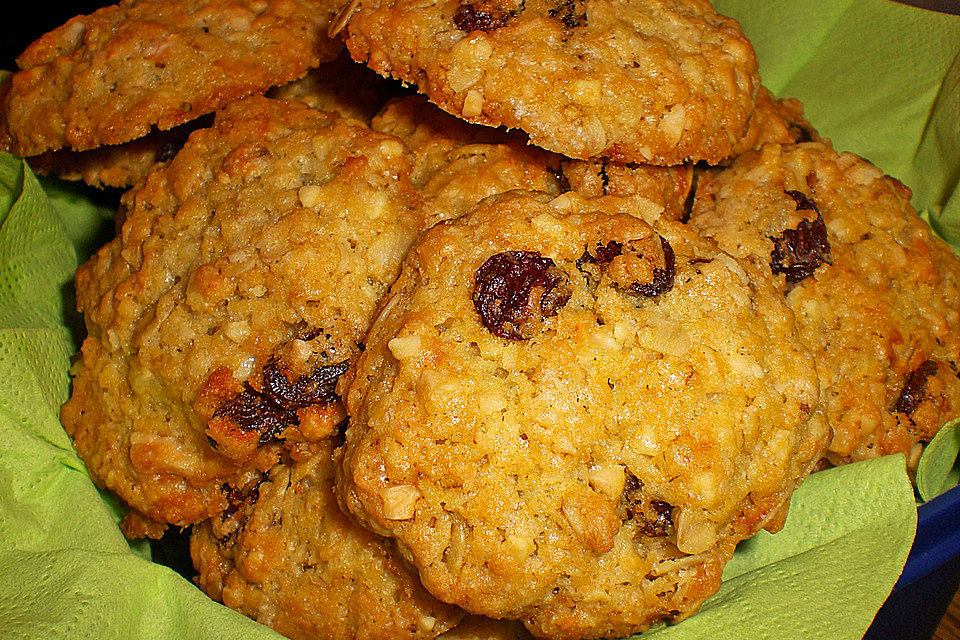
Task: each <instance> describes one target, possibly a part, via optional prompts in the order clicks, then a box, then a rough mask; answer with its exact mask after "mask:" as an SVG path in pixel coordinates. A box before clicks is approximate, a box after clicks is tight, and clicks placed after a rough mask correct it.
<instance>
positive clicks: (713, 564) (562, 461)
mask: <svg viewBox="0 0 960 640" xmlns="http://www.w3.org/2000/svg"><path fill="white" fill-rule="evenodd" d="M621 203H622V201H621V200H619V199H606V198H602V199H583V198H580V197H578V196H577V195H576V194H573V193H565V194H562V195H561V196H558V197H556V198H552V197H551V196H549V195H546V194H536V193H531V192H526V193H524V192H511V193H508V194H504V195H502V196H494V197H492V198H487V199H486V200H484V201H483V202H481V203H480V205H479V206H478V207H477V208H476V209H475V210H474V211H473V212H471V213H469V214H467V215H466V216H464V217H462V218H460V219H458V220H456V221H453V222H446V223H444V224H441V225H437V226H435V227H433V228H432V229H431V230H430V231H429V232H427V233H426V234H425V235H424V236H423V238H421V240H420V241H418V242H417V243H416V244H415V245H414V247H413V248H412V249H411V251H410V253H409V254H408V256H407V259H406V261H405V263H404V267H403V270H402V272H401V275H400V278H399V280H398V281H397V282H396V284H395V285H394V287H393V288H392V289H391V295H390V297H389V298H388V300H387V302H386V303H385V304H384V306H383V308H382V310H381V312H380V315H379V317H378V318H377V320H376V322H375V323H374V325H373V327H372V328H371V330H370V333H369V334H368V337H367V348H366V350H365V351H364V353H363V355H362V356H361V357H360V359H359V360H358V363H357V365H356V367H355V368H354V369H352V370H351V372H349V373H348V374H347V377H345V378H344V379H342V380H341V382H340V384H341V388H343V387H345V388H346V389H347V390H348V391H347V395H346V402H347V407H348V411H349V414H350V416H351V418H350V424H349V427H348V428H347V431H346V435H345V438H346V440H345V445H344V447H342V448H341V449H339V450H338V456H340V459H339V467H338V479H337V487H338V490H339V491H340V494H341V504H342V505H344V506H345V508H347V509H348V510H349V511H350V512H351V513H353V514H354V515H355V516H356V517H357V518H358V519H359V520H360V521H361V522H362V523H363V524H364V525H365V526H367V527H369V528H371V529H372V530H374V531H375V532H377V533H380V534H382V535H388V536H390V537H393V538H394V539H396V540H397V543H398V545H399V547H400V549H401V551H402V552H403V554H404V556H405V557H407V558H408V559H410V561H411V562H413V564H414V565H415V566H416V567H417V569H418V570H419V573H420V578H421V581H422V582H423V584H424V586H425V587H426V588H427V589H428V590H429V591H430V592H431V593H433V594H434V595H436V596H437V597H438V598H440V599H441V600H444V601H446V602H451V603H453V604H457V605H459V606H461V607H463V608H465V609H466V610H468V611H470V612H472V613H475V614H481V615H486V616H489V617H494V618H507V619H517V620H522V621H523V622H524V624H525V625H526V626H527V627H528V628H529V629H530V630H531V631H532V632H533V634H534V635H536V636H541V637H550V638H569V639H573V638H596V637H625V636H628V635H630V634H632V633H636V632H639V631H642V630H644V629H646V628H647V627H649V626H650V625H652V624H655V623H657V622H659V621H662V620H677V619H681V618H682V617H684V616H686V615H689V614H690V613H692V612H693V611H695V610H696V609H697V608H698V607H699V605H700V603H702V602H703V600H704V599H705V598H706V597H707V596H709V595H710V594H711V593H713V592H714V591H715V590H716V589H717V588H718V587H719V583H720V575H721V572H722V568H723V565H724V563H725V562H726V561H727V560H728V559H729V557H730V555H731V554H732V553H733V547H734V545H735V544H736V542H737V541H739V540H740V539H742V538H744V537H746V536H749V535H751V534H753V533H754V532H755V531H757V530H758V529H759V528H760V527H762V526H764V525H765V524H767V523H771V524H775V523H774V520H775V519H776V518H778V517H779V515H780V514H781V513H782V511H783V509H784V508H785V503H786V500H787V498H788V496H789V495H790V493H791V491H792V490H793V488H794V487H795V486H796V485H797V484H798V483H799V482H800V480H801V479H802V478H803V477H804V476H805V474H806V473H807V472H808V471H809V469H810V468H811V467H812V466H813V465H814V464H815V463H816V461H817V460H818V459H819V458H820V455H821V453H822V449H823V443H824V440H825V437H826V428H825V427H824V425H823V424H822V422H820V421H819V420H818V419H817V417H816V409H817V402H818V387H817V378H816V372H815V370H814V365H813V358H812V357H811V356H810V355H809V353H807V352H806V351H805V350H804V349H803V348H802V347H801V345H800V342H799V339H798V338H797V336H796V333H795V326H794V319H793V314H792V313H791V312H790V311H789V310H788V309H787V307H786V305H785V304H784V303H783V301H782V297H781V296H780V295H779V294H778V292H776V291H775V290H774V288H773V287H772V285H771V284H770V283H769V281H768V280H767V279H766V278H764V276H763V275H762V274H760V273H758V272H757V271H756V269H755V267H753V266H752V265H750V264H749V263H748V262H746V261H738V260H736V259H734V258H733V257H731V256H729V255H728V254H726V253H724V252H722V251H720V250H719V249H718V248H717V247H716V245H715V244H714V243H712V242H710V241H708V240H704V239H701V238H699V237H697V236H696V235H694V234H693V233H692V232H691V231H690V230H689V229H688V228H687V227H685V226H684V225H681V224H679V223H676V222H673V221H669V220H665V219H661V220H658V221H656V222H655V223H654V225H653V226H651V225H650V224H648V223H646V222H644V221H643V220H641V219H639V218H637V217H635V216H632V215H629V213H628V212H623V211H621V210H620V209H619V206H620V204H621Z"/></svg>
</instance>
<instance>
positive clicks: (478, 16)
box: [453, 2, 517, 33]
mask: <svg viewBox="0 0 960 640" xmlns="http://www.w3.org/2000/svg"><path fill="white" fill-rule="evenodd" d="M516 15H517V12H516V11H508V10H507V9H504V8H503V7H501V6H499V5H496V4H493V3H490V2H477V3H464V4H461V5H460V6H459V7H457V11H456V13H454V14H453V24H455V25H457V29H460V31H466V32H467V33H470V32H471V31H484V32H486V33H489V32H491V31H496V30H497V29H500V28H502V27H505V26H506V25H507V22H509V21H510V18H513V17H514V16H516Z"/></svg>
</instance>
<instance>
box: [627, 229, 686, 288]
mask: <svg viewBox="0 0 960 640" xmlns="http://www.w3.org/2000/svg"><path fill="white" fill-rule="evenodd" d="M660 246H661V247H662V248H663V269H660V268H659V267H657V268H654V270H653V281H652V282H634V283H633V284H631V285H630V291H633V292H634V293H639V294H640V295H642V296H644V297H647V298H653V297H656V296H659V295H660V294H662V293H666V292H667V291H670V289H672V288H673V278H674V276H676V275H677V264H676V261H675V258H674V255H673V247H671V246H670V243H669V242H667V239H666V238H664V237H663V236H660Z"/></svg>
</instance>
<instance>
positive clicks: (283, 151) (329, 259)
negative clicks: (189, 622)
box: [62, 97, 426, 525]
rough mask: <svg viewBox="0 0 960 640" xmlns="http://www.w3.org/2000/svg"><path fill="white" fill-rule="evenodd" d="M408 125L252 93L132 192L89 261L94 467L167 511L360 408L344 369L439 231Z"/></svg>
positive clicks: (79, 383)
mask: <svg viewBox="0 0 960 640" xmlns="http://www.w3.org/2000/svg"><path fill="white" fill-rule="evenodd" d="M411 165H412V158H411V155H410V152H409V150H407V148H406V146H405V145H404V144H403V143H402V142H401V141H400V140H398V139H397V138H394V137H392V136H387V135H384V134H380V133H377V132H374V131H371V130H370V129H369V128H367V127H366V126H365V125H363V124H361V123H359V122H357V121H355V120H346V119H341V118H339V117H338V116H337V115H336V114H332V113H327V112H321V111H317V110H315V109H312V108H310V107H309V106H307V105H305V104H304V103H302V102H300V101H298V100H286V101H282V100H271V99H268V98H262V97H255V98H248V99H246V100H244V101H240V102H237V103H233V104H232V105H230V106H229V107H227V108H226V109H225V110H223V111H221V112H220V113H219V114H218V116H217V121H216V123H215V125H214V126H213V127H212V128H209V129H203V130H200V131H197V132H195V133H194V134H193V135H192V136H191V137H190V139H189V140H188V141H187V143H186V145H185V146H184V147H183V149H182V150H181V151H180V152H179V153H178V154H177V156H176V157H175V158H174V159H173V160H171V161H170V162H169V163H167V164H165V165H163V166H161V167H160V168H158V169H157V170H155V171H154V172H153V173H151V174H150V176H148V178H147V180H146V181H145V182H144V183H143V184H142V185H141V186H140V187H138V188H136V189H134V190H132V191H130V192H128V194H127V195H126V196H125V198H124V202H123V204H124V209H125V216H126V221H125V223H124V224H123V227H122V229H121V231H120V235H119V237H118V238H116V239H114V240H113V241H112V242H110V243H109V244H107V245H106V246H105V247H104V248H103V249H101V250H100V251H99V252H98V253H97V254H96V256H94V257H93V258H92V259H91V260H90V261H89V262H88V263H87V264H85V265H84V266H82V267H81V268H80V269H79V271H78V272H77V299H78V305H79V308H80V310H81V311H82V312H83V314H84V318H85V321H86V326H87V332H88V337H87V339H86V340H85V341H84V344H83V349H82V357H81V358H80V359H79V361H78V362H77V364H76V365H75V367H74V369H73V375H74V380H73V396H72V397H71V399H70V400H69V402H67V404H66V405H64V407H63V411H62V419H63V423H64V426H65V427H66V429H67V432H68V433H69V434H70V435H71V436H72V437H73V438H74V444H75V446H76V448H77V450H78V452H79V453H80V456H81V458H83V459H84V461H85V462H86V464H87V466H88V469H89V470H90V473H91V475H92V476H93V477H94V478H95V479H96V480H97V481H98V482H100V483H101V484H103V485H105V486H107V487H108V488H110V489H112V490H113V491H115V492H116V493H117V494H119V495H120V497H121V498H123V499H124V500H125V501H126V502H127V503H129V504H130V505H131V506H132V507H133V508H134V509H135V510H137V511H139V512H140V513H141V514H143V515H145V516H146V517H147V518H148V519H150V520H154V521H156V522H158V523H161V524H162V523H173V524H178V525H186V524H189V523H191V522H195V521H198V520H201V519H203V518H206V517H210V516H211V515H214V514H216V513H219V512H220V511H221V510H222V509H223V508H224V506H225V504H226V502H225V497H224V495H223V493H222V491H221V488H222V487H225V486H226V484H234V483H238V482H239V483H241V484H242V483H243V482H245V481H246V478H247V477H248V476H249V473H254V472H256V471H257V470H264V469H267V468H269V467H270V466H272V465H273V464H274V462H275V461H276V458H277V455H278V453H279V451H280V449H282V448H283V447H284V446H285V445H286V444H289V443H291V442H297V441H312V440H316V439H320V438H324V437H326V436H328V435H329V434H330V433H331V432H332V431H333V430H334V429H335V428H336V425H337V423H339V422H340V421H341V420H342V419H343V417H344V414H343V409H342V407H341V406H340V402H339V397H338V396H337V395H336V393H335V391H334V385H335V384H336V381H337V378H338V377H339V376H340V375H342V373H343V372H344V371H345V369H346V368H347V366H348V363H349V362H350V361H351V359H352V358H353V357H354V356H355V355H356V354H357V353H358V352H359V350H360V349H362V348H363V344H362V342H361V341H362V340H363V337H364V334H365V332H366V330H367V327H368V326H369V324H370V322H371V321H372V319H373V313H374V310H375V308H376V306H377V304H378V302H379V301H380V298H381V297H382V296H383V295H384V294H385V293H386V292H387V289H388V287H389V286H390V284H391V283H392V281H393V279H394V278H395V277H396V276H397V274H398V272H399V268H400V263H401V261H402V259H403V256H404V254H405V253H406V250H407V248H408V247H409V246H410V244H411V243H412V242H413V241H414V239H415V238H416V237H417V236H418V235H419V234H420V233H421V232H422V231H423V230H424V228H425V226H426V225H425V221H424V220H423V218H422V216H421V213H420V211H419V208H418V205H419V196H418V195H417V194H416V192H415V191H414V190H413V187H412V185H411V183H410V180H409V174H410V170H411Z"/></svg>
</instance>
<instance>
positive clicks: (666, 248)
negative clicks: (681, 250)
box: [575, 236, 677, 298]
mask: <svg viewBox="0 0 960 640" xmlns="http://www.w3.org/2000/svg"><path fill="white" fill-rule="evenodd" d="M658 237H659V238H660V247H661V248H662V249H663V268H662V269H661V268H659V267H654V269H653V279H652V280H651V281H650V282H631V283H630V284H629V285H626V283H622V284H623V285H624V286H625V287H626V289H627V290H629V291H632V292H633V293H636V294H639V295H642V296H644V297H647V298H653V297H656V296H659V295H660V294H662V293H666V292H667V291H669V290H670V289H672V288H673V281H674V276H676V273H677V265H676V259H675V257H674V254H673V247H671V246H670V243H669V242H667V239H666V238H664V237H663V236H658ZM634 254H635V255H636V252H635V251H634ZM622 255H624V253H623V243H622V242H617V241H616V240H611V241H610V242H608V243H607V244H605V245H598V246H597V247H596V249H594V253H593V255H591V254H590V252H589V251H588V250H584V252H583V255H582V256H580V258H578V259H577V261H576V263H575V264H576V266H577V269H579V270H580V271H582V272H583V273H584V274H586V275H587V276H588V278H595V277H596V274H595V273H593V270H591V269H589V268H588V267H587V266H586V265H587V264H591V265H596V266H597V267H599V269H600V271H601V272H603V270H604V267H605V266H606V265H608V264H610V263H611V262H613V259H614V258H616V257H618V256H622ZM639 258H640V259H642V258H643V254H639ZM619 284H620V283H618V286H619Z"/></svg>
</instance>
